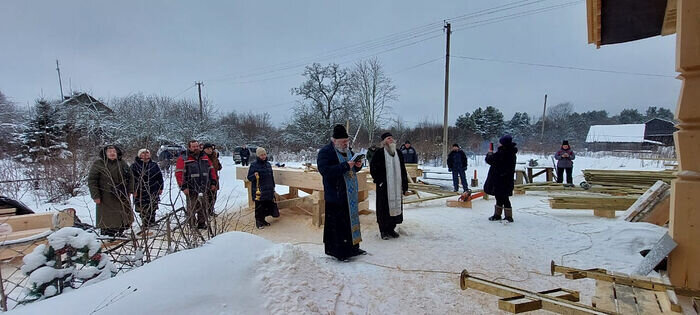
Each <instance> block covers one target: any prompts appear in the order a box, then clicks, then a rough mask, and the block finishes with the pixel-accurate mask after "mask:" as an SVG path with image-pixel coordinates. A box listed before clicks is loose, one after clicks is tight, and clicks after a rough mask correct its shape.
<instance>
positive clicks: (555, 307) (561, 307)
mask: <svg viewBox="0 0 700 315" xmlns="http://www.w3.org/2000/svg"><path fill="white" fill-rule="evenodd" d="M459 283H460V287H461V288H462V290H466V289H468V288H470V289H476V290H479V291H482V292H486V293H489V294H493V295H496V296H500V297H502V298H511V300H512V298H515V297H525V298H529V299H531V300H539V301H541V304H542V309H544V310H547V311H550V312H555V313H559V314H615V313H614V312H609V311H603V310H599V309H596V308H593V307H591V306H588V305H584V304H581V303H577V302H578V300H579V294H578V292H576V291H571V290H566V289H554V290H549V291H543V292H532V291H528V290H524V289H520V288H516V287H511V286H508V285H505V284H502V283H498V282H494V281H489V280H485V279H481V278H478V277H474V276H471V275H470V274H469V273H468V272H467V271H466V270H464V271H462V274H461V275H460V281H459ZM530 306H532V305H530Z"/></svg>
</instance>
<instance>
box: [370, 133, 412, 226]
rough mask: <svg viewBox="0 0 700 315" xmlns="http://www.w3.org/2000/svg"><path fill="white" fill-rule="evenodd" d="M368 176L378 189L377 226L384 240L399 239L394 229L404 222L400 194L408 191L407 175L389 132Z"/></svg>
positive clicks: (383, 136) (374, 158)
mask: <svg viewBox="0 0 700 315" xmlns="http://www.w3.org/2000/svg"><path fill="white" fill-rule="evenodd" d="M369 171H370V173H371V174H372V179H373V180H374V183H375V184H376V186H377V198H376V201H377V205H376V209H377V223H379V233H380V235H381V237H382V239H383V240H388V239H389V238H397V237H399V233H396V231H395V230H394V229H395V228H396V225H397V224H401V222H403V203H402V199H403V195H405V194H406V192H407V191H408V175H407V174H406V166H405V165H404V162H403V156H402V155H401V152H398V151H396V143H395V142H394V137H393V136H392V135H391V133H388V132H385V133H384V134H382V147H381V148H380V149H378V150H377V151H376V153H375V154H374V156H373V157H372V161H371V162H370V168H369Z"/></svg>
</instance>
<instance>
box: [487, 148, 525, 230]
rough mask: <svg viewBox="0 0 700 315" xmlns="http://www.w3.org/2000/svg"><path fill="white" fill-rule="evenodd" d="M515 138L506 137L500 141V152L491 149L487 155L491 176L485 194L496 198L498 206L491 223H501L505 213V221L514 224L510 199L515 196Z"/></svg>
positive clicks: (516, 149) (488, 177) (516, 151)
mask: <svg viewBox="0 0 700 315" xmlns="http://www.w3.org/2000/svg"><path fill="white" fill-rule="evenodd" d="M515 145H516V143H515V142H513V137H511V136H510V135H505V136H503V137H501V139H499V140H498V150H497V151H496V152H495V153H494V152H493V150H491V149H489V152H488V153H487V154H486V163H487V164H488V165H490V167H489V174H488V176H487V177H486V182H485V183H484V192H485V193H487V194H489V195H492V196H495V197H496V206H495V210H494V212H493V216H491V217H489V220H490V221H500V220H501V219H502V218H501V213H503V212H505V219H506V220H508V222H513V207H512V206H511V204H510V199H509V197H510V196H512V195H513V187H514V186H515V180H514V179H513V177H514V176H515V163H516V160H517V158H516V156H515V154H516V153H518V148H516V147H515Z"/></svg>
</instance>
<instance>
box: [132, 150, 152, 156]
mask: <svg viewBox="0 0 700 315" xmlns="http://www.w3.org/2000/svg"><path fill="white" fill-rule="evenodd" d="M144 152H148V153H151V151H148V149H141V150H139V153H138V154H136V156H138V157H141V153H144Z"/></svg>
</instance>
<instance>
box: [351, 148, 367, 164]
mask: <svg viewBox="0 0 700 315" xmlns="http://www.w3.org/2000/svg"><path fill="white" fill-rule="evenodd" d="M366 154H367V150H365V149H362V150H360V152H357V153H355V155H353V156H352V157H351V158H350V161H353V162H356V161H358V160H364V159H365V155H366Z"/></svg>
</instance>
